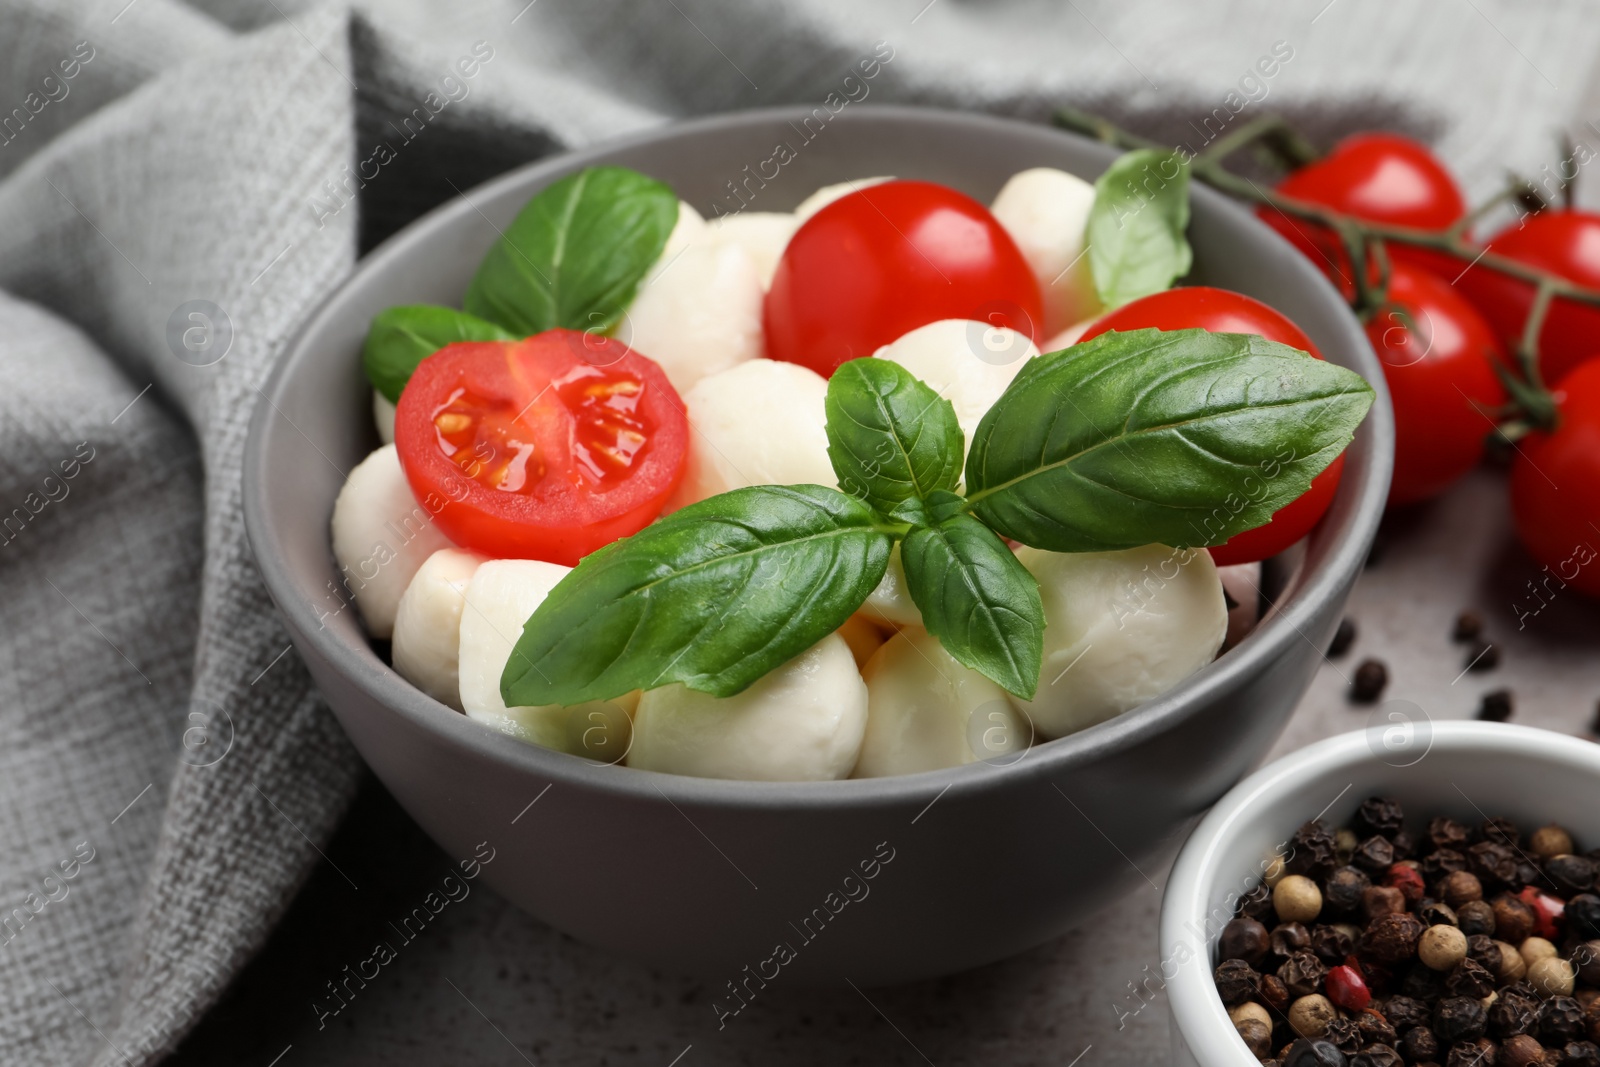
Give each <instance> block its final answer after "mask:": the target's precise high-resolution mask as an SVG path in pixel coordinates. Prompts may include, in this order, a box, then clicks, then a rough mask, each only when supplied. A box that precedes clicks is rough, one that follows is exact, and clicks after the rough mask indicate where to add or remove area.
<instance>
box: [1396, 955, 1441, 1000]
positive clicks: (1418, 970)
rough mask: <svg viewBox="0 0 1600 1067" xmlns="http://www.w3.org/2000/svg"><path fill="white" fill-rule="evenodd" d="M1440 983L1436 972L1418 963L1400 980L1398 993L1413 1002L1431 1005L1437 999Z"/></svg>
mask: <svg viewBox="0 0 1600 1067" xmlns="http://www.w3.org/2000/svg"><path fill="white" fill-rule="evenodd" d="M1441 981H1442V979H1441V977H1440V974H1439V972H1438V971H1436V970H1434V969H1433V968H1432V967H1429V966H1428V965H1427V964H1425V963H1418V964H1417V965H1416V966H1414V967H1412V968H1411V969H1410V970H1409V971H1407V972H1406V974H1405V977H1404V978H1402V979H1401V980H1400V992H1401V994H1402V995H1404V996H1407V997H1411V998H1413V999H1415V1000H1419V1001H1422V1002H1424V1003H1432V1002H1433V1001H1435V1000H1437V999H1438V998H1439V990H1440V988H1441V986H1440V982H1441Z"/></svg>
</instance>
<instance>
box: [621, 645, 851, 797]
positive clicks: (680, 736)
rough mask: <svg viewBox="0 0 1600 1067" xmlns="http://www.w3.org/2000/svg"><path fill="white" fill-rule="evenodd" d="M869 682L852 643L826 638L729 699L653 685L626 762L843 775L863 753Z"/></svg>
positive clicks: (748, 776) (712, 770)
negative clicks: (864, 676)
mask: <svg viewBox="0 0 1600 1067" xmlns="http://www.w3.org/2000/svg"><path fill="white" fill-rule="evenodd" d="M866 725H867V686H866V683H865V682H863V681H862V680H861V673H860V672H859V671H857V670H856V661H855V659H854V658H853V657H852V656H851V655H850V646H849V645H848V644H846V643H845V640H844V638H842V637H840V636H839V635H838V634H829V635H828V636H827V637H825V638H823V639H822V640H821V641H820V642H818V643H817V644H815V645H813V646H811V647H810V648H809V649H807V650H806V651H804V652H802V653H800V655H798V656H796V657H795V658H794V659H792V660H790V661H789V662H788V663H785V664H784V665H783V666H781V667H779V668H777V669H776V670H774V671H772V672H771V673H770V674H768V675H767V676H766V677H765V678H762V679H761V680H760V681H758V682H756V683H755V684H754V685H752V686H751V687H750V688H748V689H746V690H745V691H744V692H742V693H737V694H735V695H733V696H731V697H714V696H711V695H710V694H707V693H701V692H697V691H695V690H693V689H689V688H686V687H685V686H682V685H667V686H662V687H661V688H659V689H652V690H650V691H648V692H647V693H645V694H644V696H642V697H641V698H640V699H639V710H638V711H637V712H635V713H634V721H633V749H632V750H631V751H630V752H629V753H628V766H630V767H642V768H644V769H645V770H651V771H664V772H666V773H668V774H688V775H694V776H695V777H698V778H738V779H744V780H748V781H763V782H803V781H829V780H832V779H836V778H844V777H845V776H847V775H848V774H849V773H850V769H851V768H852V767H854V766H855V763H856V756H857V755H858V754H859V753H860V751H861V735H862V731H864V730H865V729H866Z"/></svg>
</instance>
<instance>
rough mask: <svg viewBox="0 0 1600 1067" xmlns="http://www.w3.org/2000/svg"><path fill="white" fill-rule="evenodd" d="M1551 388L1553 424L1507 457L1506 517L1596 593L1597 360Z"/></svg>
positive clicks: (1563, 576)
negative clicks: (1508, 493) (1508, 510)
mask: <svg viewBox="0 0 1600 1067" xmlns="http://www.w3.org/2000/svg"><path fill="white" fill-rule="evenodd" d="M1553 392H1554V396H1555V400H1556V406H1557V409H1558V410H1559V412H1560V420H1561V421H1560V424H1559V425H1558V426H1557V427H1556V428H1555V429H1554V430H1553V431H1551V432H1549V433H1543V432H1539V431H1535V432H1533V433H1530V434H1528V435H1527V436H1526V437H1524V438H1523V439H1522V440H1521V441H1520V442H1519V443H1518V447H1517V454H1516V457H1515V458H1514V459H1513V460H1512V463H1511V516H1512V519H1513V521H1514V522H1515V524H1516V528H1517V536H1518V537H1519V538H1521V540H1522V543H1523V545H1524V546H1525V547H1526V548H1527V550H1528V552H1529V554H1530V555H1532V556H1533V558H1534V559H1536V560H1538V561H1539V562H1540V563H1541V564H1543V565H1544V566H1545V567H1547V568H1549V570H1550V573H1551V574H1553V575H1554V576H1555V577H1556V578H1558V579H1559V580H1560V581H1562V582H1565V583H1566V584H1567V585H1570V586H1572V587H1573V588H1575V589H1577V590H1579V591H1580V592H1583V593H1587V594H1588V595H1589V596H1593V597H1600V360H1590V361H1589V362H1587V363H1584V364H1583V365H1582V366H1580V367H1579V368H1578V369H1577V370H1575V371H1573V372H1572V373H1571V374H1569V375H1567V377H1566V378H1564V379H1562V381H1561V383H1560V385H1558V386H1557V387H1556V388H1555V390H1554V391H1553ZM1552 591H1553V590H1552Z"/></svg>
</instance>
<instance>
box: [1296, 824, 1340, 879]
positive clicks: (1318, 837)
mask: <svg viewBox="0 0 1600 1067" xmlns="http://www.w3.org/2000/svg"><path fill="white" fill-rule="evenodd" d="M1289 844H1290V846H1291V848H1292V849H1293V851H1292V852H1291V853H1290V854H1289V856H1288V858H1287V859H1286V861H1285V864H1286V867H1285V869H1286V870H1287V871H1288V872H1289V873H1290V874H1303V875H1306V876H1307V877H1310V878H1319V879H1320V878H1326V877H1328V875H1330V874H1332V873H1333V869H1334V868H1335V867H1337V866H1338V863H1337V862H1335V859H1336V857H1335V852H1334V845H1333V834H1331V833H1329V832H1328V831H1327V829H1325V828H1324V827H1323V825H1322V824H1321V823H1319V822H1308V823H1306V824H1305V825H1304V826H1302V827H1300V829H1298V830H1296V831H1295V833H1294V836H1293V837H1291V838H1290V839H1289Z"/></svg>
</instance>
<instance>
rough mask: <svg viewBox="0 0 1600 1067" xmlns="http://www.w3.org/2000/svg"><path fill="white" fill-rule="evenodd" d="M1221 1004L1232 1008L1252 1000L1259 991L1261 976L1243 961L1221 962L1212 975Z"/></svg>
mask: <svg viewBox="0 0 1600 1067" xmlns="http://www.w3.org/2000/svg"><path fill="white" fill-rule="evenodd" d="M1212 977H1213V979H1214V980H1215V981H1216V983H1217V995H1218V996H1220V997H1222V1003H1224V1004H1226V1005H1228V1006H1229V1007H1232V1006H1233V1005H1235V1004H1242V1003H1243V1002H1244V1001H1247V1000H1254V999H1255V996H1256V994H1257V993H1259V992H1260V991H1261V976H1260V975H1259V974H1257V973H1256V969H1255V968H1254V967H1252V966H1250V965H1249V964H1248V963H1246V962H1245V961H1244V960H1223V961H1222V962H1221V963H1219V964H1217V969H1216V971H1215V972H1214V973H1213V975H1212Z"/></svg>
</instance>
